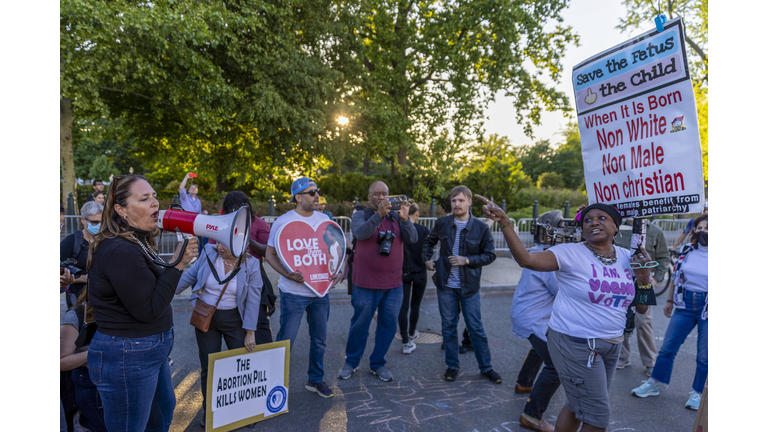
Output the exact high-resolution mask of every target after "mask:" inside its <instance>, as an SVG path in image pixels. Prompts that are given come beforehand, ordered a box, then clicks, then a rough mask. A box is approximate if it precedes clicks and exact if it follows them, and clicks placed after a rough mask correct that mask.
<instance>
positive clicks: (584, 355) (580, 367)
mask: <svg viewBox="0 0 768 432" xmlns="http://www.w3.org/2000/svg"><path fill="white" fill-rule="evenodd" d="M593 340H594V344H595V345H594V346H595V351H597V352H598V353H599V354H598V355H597V356H596V357H595V359H594V361H593V363H592V365H591V367H587V359H588V358H589V351H590V350H589V346H588V342H587V340H584V339H579V338H573V337H571V336H568V335H564V334H562V333H559V332H557V331H555V330H553V329H551V328H550V329H549V332H548V333H547V346H548V347H549V354H550V356H551V357H552V362H553V363H554V364H555V369H556V370H557V375H558V376H559V377H560V383H561V384H562V386H563V390H565V399H566V406H567V407H568V409H569V410H570V411H571V412H572V413H573V414H574V415H575V416H576V419H578V420H579V421H582V422H584V423H587V424H589V425H592V426H595V427H599V428H607V427H608V425H609V423H610V422H609V420H610V416H611V403H610V400H609V398H608V389H610V388H611V382H612V381H613V375H614V373H615V372H616V363H617V362H618V361H619V352H620V351H621V344H615V345H614V344H611V343H608V342H606V341H604V340H603V339H593Z"/></svg>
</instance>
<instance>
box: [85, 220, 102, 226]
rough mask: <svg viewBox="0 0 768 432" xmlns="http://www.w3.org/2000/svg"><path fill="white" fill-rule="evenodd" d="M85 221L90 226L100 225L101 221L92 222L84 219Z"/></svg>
mask: <svg viewBox="0 0 768 432" xmlns="http://www.w3.org/2000/svg"><path fill="white" fill-rule="evenodd" d="M85 221H86V222H88V223H89V224H91V225H98V224H100V223H101V221H100V220H97V221H92V220H90V219H86V220H85Z"/></svg>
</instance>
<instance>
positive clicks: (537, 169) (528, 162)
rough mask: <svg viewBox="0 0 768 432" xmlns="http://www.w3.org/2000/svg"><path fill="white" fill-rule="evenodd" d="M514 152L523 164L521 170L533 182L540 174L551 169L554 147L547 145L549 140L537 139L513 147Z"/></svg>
mask: <svg viewBox="0 0 768 432" xmlns="http://www.w3.org/2000/svg"><path fill="white" fill-rule="evenodd" d="M514 153H515V156H516V157H517V159H518V160H519V161H520V163H521V164H522V165H523V171H524V172H525V174H526V175H528V176H529V177H531V180H533V182H534V183H536V182H537V181H538V180H539V176H540V175H542V174H544V173H545V172H549V171H552V155H553V154H554V149H553V148H552V146H550V145H549V140H539V141H537V142H536V143H535V144H533V145H525V146H519V147H514Z"/></svg>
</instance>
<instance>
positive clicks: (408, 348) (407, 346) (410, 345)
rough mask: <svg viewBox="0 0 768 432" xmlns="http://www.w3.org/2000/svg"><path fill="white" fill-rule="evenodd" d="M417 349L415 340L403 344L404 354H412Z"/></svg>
mask: <svg viewBox="0 0 768 432" xmlns="http://www.w3.org/2000/svg"><path fill="white" fill-rule="evenodd" d="M415 349H416V344H415V343H413V341H411V342H408V343H407V344H403V354H410V353H412V352H413V350H415Z"/></svg>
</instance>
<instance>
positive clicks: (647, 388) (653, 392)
mask: <svg viewBox="0 0 768 432" xmlns="http://www.w3.org/2000/svg"><path fill="white" fill-rule="evenodd" d="M632 395H634V396H637V397H641V398H646V397H648V396H658V395H659V386H658V385H653V384H652V383H651V381H650V380H648V381H643V385H641V386H640V387H638V388H636V389H633V390H632Z"/></svg>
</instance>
